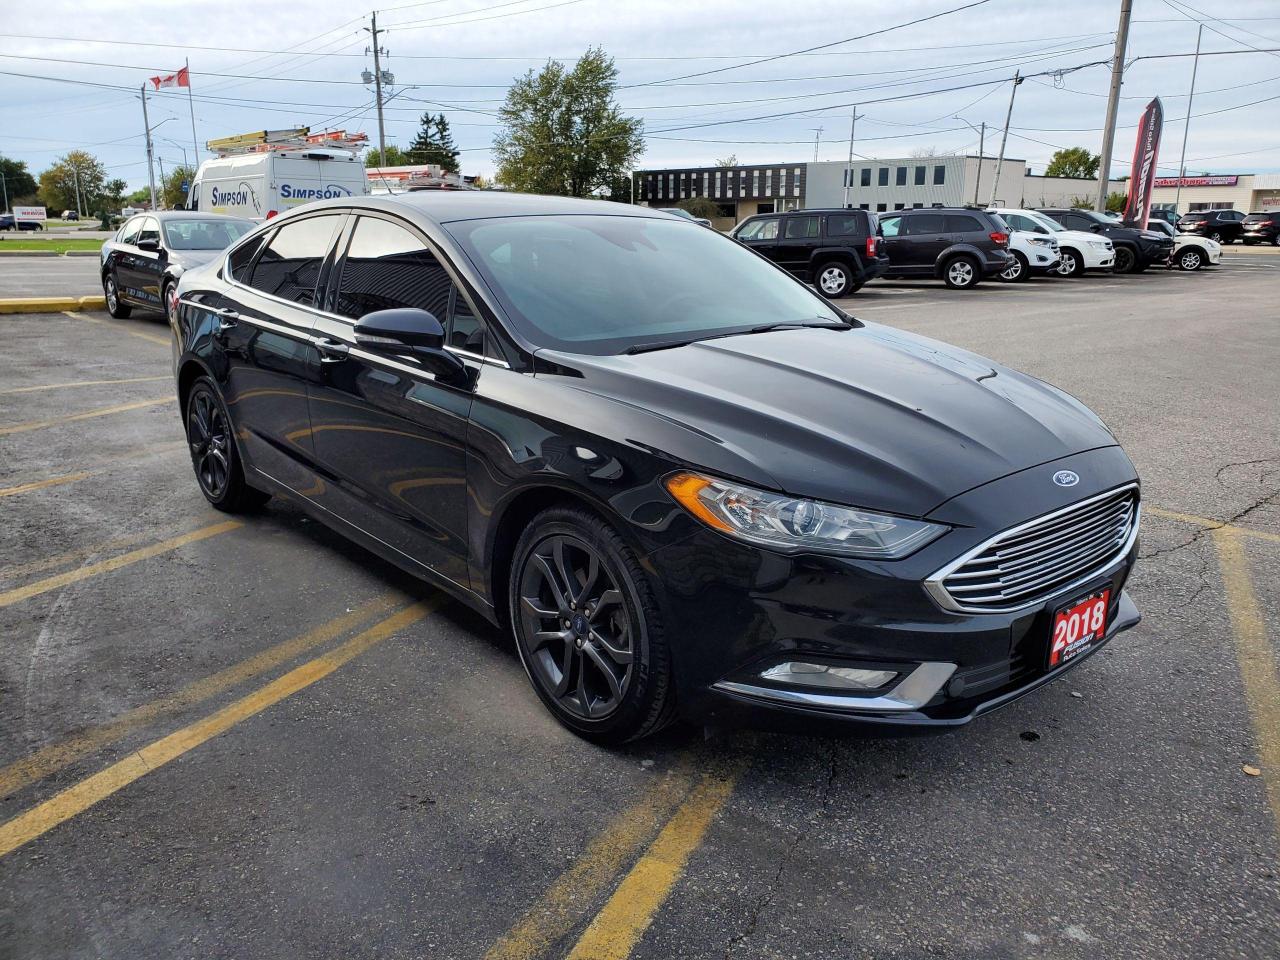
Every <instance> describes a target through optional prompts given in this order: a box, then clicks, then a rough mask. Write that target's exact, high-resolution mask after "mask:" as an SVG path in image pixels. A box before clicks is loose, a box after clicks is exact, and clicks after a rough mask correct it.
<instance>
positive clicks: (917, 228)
mask: <svg viewBox="0 0 1280 960" xmlns="http://www.w3.org/2000/svg"><path fill="white" fill-rule="evenodd" d="M943 224H944V221H943V216H942V214H940V213H916V214H913V215H911V216H909V217H903V218H902V233H903V235H904V236H908V237H919V236H922V235H924V234H931V233H942V232H943Z"/></svg>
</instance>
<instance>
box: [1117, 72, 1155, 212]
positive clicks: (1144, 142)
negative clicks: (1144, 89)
mask: <svg viewBox="0 0 1280 960" xmlns="http://www.w3.org/2000/svg"><path fill="white" fill-rule="evenodd" d="M1163 128H1164V106H1163V105H1162V104H1161V103H1160V98H1159V97H1156V98H1155V99H1154V100H1152V101H1151V102H1150V103H1148V104H1147V109H1146V110H1144V111H1143V112H1142V119H1141V120H1140V121H1138V138H1137V142H1136V143H1134V145H1133V169H1132V170H1131V171H1130V173H1129V196H1128V198H1127V199H1126V200H1125V205H1124V219H1123V221H1122V222H1123V223H1124V225H1125V226H1128V227H1139V228H1145V227H1146V225H1147V217H1148V216H1150V214H1151V189H1152V184H1153V183H1154V182H1155V177H1156V157H1157V156H1158V155H1159V153H1160V132H1161V131H1162V130H1163Z"/></svg>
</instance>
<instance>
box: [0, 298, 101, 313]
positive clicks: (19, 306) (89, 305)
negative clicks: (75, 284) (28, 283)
mask: <svg viewBox="0 0 1280 960" xmlns="http://www.w3.org/2000/svg"><path fill="white" fill-rule="evenodd" d="M106 308H107V301H106V299H105V298H104V297H18V298H14V299H11V300H0V313H61V312H62V311H63V310H105V309H106Z"/></svg>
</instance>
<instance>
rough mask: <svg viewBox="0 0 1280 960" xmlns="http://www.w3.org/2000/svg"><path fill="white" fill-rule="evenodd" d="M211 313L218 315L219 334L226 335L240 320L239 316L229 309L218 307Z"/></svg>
mask: <svg viewBox="0 0 1280 960" xmlns="http://www.w3.org/2000/svg"><path fill="white" fill-rule="evenodd" d="M213 312H214V313H215V314H217V315H218V332H219V333H226V332H227V331H228V330H230V329H231V328H232V327H234V326H235V325H236V322H237V321H238V320H239V319H240V314H239V313H237V312H236V311H235V310H232V309H231V308H230V307H220V308H218V309H217V310H215V311H213Z"/></svg>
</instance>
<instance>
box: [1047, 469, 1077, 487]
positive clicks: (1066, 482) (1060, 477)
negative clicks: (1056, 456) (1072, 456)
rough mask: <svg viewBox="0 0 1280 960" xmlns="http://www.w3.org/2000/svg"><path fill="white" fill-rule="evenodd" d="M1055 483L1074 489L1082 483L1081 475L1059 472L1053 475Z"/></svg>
mask: <svg viewBox="0 0 1280 960" xmlns="http://www.w3.org/2000/svg"><path fill="white" fill-rule="evenodd" d="M1053 482H1054V483H1056V484H1057V485H1058V486H1060V487H1074V486H1075V485H1076V484H1077V483H1079V482H1080V474H1078V473H1075V472H1073V471H1071V470H1059V471H1058V472H1057V473H1055V474H1054V475H1053Z"/></svg>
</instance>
